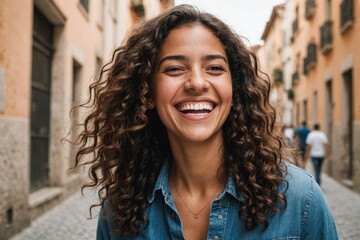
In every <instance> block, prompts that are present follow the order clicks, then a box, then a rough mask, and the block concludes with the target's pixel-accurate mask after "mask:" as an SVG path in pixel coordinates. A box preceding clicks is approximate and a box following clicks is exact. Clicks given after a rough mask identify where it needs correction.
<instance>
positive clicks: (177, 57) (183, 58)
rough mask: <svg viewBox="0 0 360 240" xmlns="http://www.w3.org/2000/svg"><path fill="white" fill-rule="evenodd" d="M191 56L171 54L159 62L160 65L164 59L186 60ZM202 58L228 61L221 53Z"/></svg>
mask: <svg viewBox="0 0 360 240" xmlns="http://www.w3.org/2000/svg"><path fill="white" fill-rule="evenodd" d="M188 59H189V58H188V57H186V56H184V55H170V56H166V57H164V58H162V59H161V60H160V62H159V65H161V63H163V62H164V61H168V60H178V61H185V60H188ZM201 59H202V60H206V61H209V60H214V59H222V60H224V61H225V62H226V63H227V60H226V58H225V57H224V56H222V55H220V54H211V55H206V56H204V57H202V58H201Z"/></svg>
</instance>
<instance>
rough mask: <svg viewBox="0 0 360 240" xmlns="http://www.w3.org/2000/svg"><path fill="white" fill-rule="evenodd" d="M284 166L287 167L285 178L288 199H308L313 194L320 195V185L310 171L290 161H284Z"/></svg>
mask: <svg viewBox="0 0 360 240" xmlns="http://www.w3.org/2000/svg"><path fill="white" fill-rule="evenodd" d="M285 166H286V169H287V172H286V174H285V179H286V181H287V190H286V195H287V198H288V199H289V198H290V199H292V198H294V200H300V199H303V200H305V199H307V200H309V198H313V197H314V195H322V191H321V189H320V187H319V186H318V185H317V183H316V181H315V179H314V177H313V176H312V175H311V174H310V173H308V172H306V171H304V170H303V169H301V168H299V167H297V166H295V165H293V164H290V163H286V164H285ZM304 198H305V199H304Z"/></svg>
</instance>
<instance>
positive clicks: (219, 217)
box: [215, 214, 222, 237]
mask: <svg viewBox="0 0 360 240" xmlns="http://www.w3.org/2000/svg"><path fill="white" fill-rule="evenodd" d="M218 219H219V220H221V219H222V215H221V214H219V215H218ZM215 237H216V236H215Z"/></svg>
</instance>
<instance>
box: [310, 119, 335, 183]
mask: <svg viewBox="0 0 360 240" xmlns="http://www.w3.org/2000/svg"><path fill="white" fill-rule="evenodd" d="M309 156H310V158H311V161H312V163H313V166H314V175H315V179H316V182H317V183H318V184H319V185H320V184H321V176H320V175H321V167H322V165H323V162H324V159H327V160H331V156H330V154H329V144H328V139H327V137H326V134H325V133H323V132H322V131H320V124H318V123H316V124H315V125H314V128H313V130H312V131H311V132H310V133H309V135H308V136H307V138H306V152H305V159H308V157H309Z"/></svg>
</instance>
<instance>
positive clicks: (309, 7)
mask: <svg viewBox="0 0 360 240" xmlns="http://www.w3.org/2000/svg"><path fill="white" fill-rule="evenodd" d="M314 15H315V0H306V5H305V18H306V19H307V20H310V19H311V18H312V17H313V16H314Z"/></svg>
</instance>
